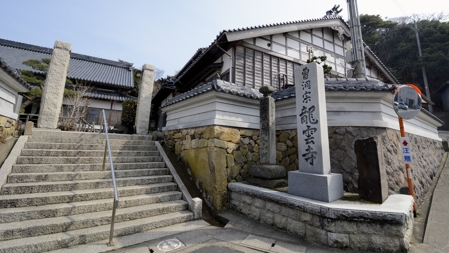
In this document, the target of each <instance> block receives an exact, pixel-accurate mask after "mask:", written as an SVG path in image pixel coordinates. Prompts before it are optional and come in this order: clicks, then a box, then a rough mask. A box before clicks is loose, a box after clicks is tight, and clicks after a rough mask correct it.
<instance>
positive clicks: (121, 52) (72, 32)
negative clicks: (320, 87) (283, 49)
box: [0, 0, 449, 75]
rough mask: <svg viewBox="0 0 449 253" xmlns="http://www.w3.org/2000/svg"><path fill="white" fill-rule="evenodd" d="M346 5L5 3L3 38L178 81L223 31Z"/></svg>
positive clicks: (373, 4) (301, 0)
mask: <svg viewBox="0 0 449 253" xmlns="http://www.w3.org/2000/svg"><path fill="white" fill-rule="evenodd" d="M358 2H359V3H358V5H359V13H360V14H373V15H374V14H375V15H377V14H379V15H381V16H382V17H398V16H407V15H412V14H415V13H416V14H420V13H426V14H428V13H436V12H441V11H442V10H443V9H444V6H442V4H445V5H449V4H447V3H445V1H441V0H427V1H424V2H423V1H418V0H359V1H358ZM335 4H340V5H341V7H342V8H343V12H342V13H340V15H342V16H343V18H344V19H347V12H346V10H347V4H346V0H314V1H305V0H227V1H218V0H126V1H124V0H3V1H1V3H0V24H2V25H1V29H0V38H2V39H7V40H13V41H18V42H23V43H28V44H33V45H38V46H44V47H53V44H54V42H55V40H62V41H65V42H69V43H70V44H72V48H73V52H75V53H79V54H86V55H91V56H95V57H100V58H105V59H110V60H118V59H121V60H125V61H128V62H132V63H134V66H135V67H136V68H141V67H142V65H143V64H144V63H149V64H152V65H155V66H156V67H157V68H159V69H162V70H164V71H165V75H167V74H168V75H173V74H175V72H176V71H177V70H180V69H181V68H182V67H183V66H184V64H185V63H186V62H187V61H188V60H189V59H190V57H191V56H192V55H193V54H194V53H195V52H196V50H197V49H198V48H200V47H207V46H209V45H210V44H211V43H212V42H213V40H214V39H215V38H216V36H217V35H218V34H219V33H220V32H221V31H222V30H224V29H234V28H242V27H249V26H257V25H262V24H272V23H280V22H287V21H296V20H303V19H312V18H321V17H323V16H324V14H325V12H326V11H327V10H329V9H331V8H332V7H333V6H334V5H335Z"/></svg>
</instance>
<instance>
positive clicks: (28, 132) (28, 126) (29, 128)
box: [24, 121, 34, 135]
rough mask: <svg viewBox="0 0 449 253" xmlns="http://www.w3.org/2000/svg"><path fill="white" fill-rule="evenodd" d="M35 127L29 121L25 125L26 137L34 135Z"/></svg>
mask: <svg viewBox="0 0 449 253" xmlns="http://www.w3.org/2000/svg"><path fill="white" fill-rule="evenodd" d="M33 126H34V123H33V122H32V121H27V123H26V125H25V133H24V135H32V134H33Z"/></svg>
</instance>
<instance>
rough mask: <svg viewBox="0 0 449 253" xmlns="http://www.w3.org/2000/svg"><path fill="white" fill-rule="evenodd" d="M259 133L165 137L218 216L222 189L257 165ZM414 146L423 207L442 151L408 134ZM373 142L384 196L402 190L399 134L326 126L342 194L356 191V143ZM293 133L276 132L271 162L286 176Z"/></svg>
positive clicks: (196, 132) (190, 132)
mask: <svg viewBox="0 0 449 253" xmlns="http://www.w3.org/2000/svg"><path fill="white" fill-rule="evenodd" d="M259 135H260V133H259V130H252V129H238V128H231V127H222V126H207V127H197V128H191V129H180V130H170V131H166V132H165V133H164V139H165V141H166V143H167V144H168V146H169V147H171V148H172V150H173V151H174V152H175V153H176V155H178V156H179V158H180V160H181V161H182V162H183V163H184V164H185V165H187V166H188V167H189V168H190V172H191V173H192V174H193V176H194V178H195V180H196V182H197V186H198V187H199V188H200V189H201V190H202V191H203V195H204V197H205V199H206V202H207V203H208V205H209V206H211V207H212V208H213V210H214V211H216V212H219V211H220V210H221V209H222V208H223V207H224V206H225V205H226V204H227V203H228V195H227V193H228V191H227V184H228V183H232V182H246V179H247V178H248V177H249V172H248V170H249V167H250V166H251V165H253V164H258V163H259V161H260V157H259V145H260V137H259ZM408 136H409V137H410V139H411V141H412V144H413V148H414V149H413V155H414V164H413V165H412V166H411V167H412V169H413V175H414V186H415V188H414V189H415V194H416V197H417V200H418V203H420V202H422V200H423V198H424V195H425V194H426V192H427V189H428V188H429V186H430V185H431V184H432V180H433V178H434V176H435V175H436V173H437V171H438V167H439V165H440V162H441V159H442V157H443V154H444V150H443V147H442V144H441V142H439V141H436V140H431V139H428V138H424V137H420V136H415V135H410V134H408ZM369 137H376V140H378V141H379V140H380V141H381V146H382V148H383V159H384V164H385V166H386V171H387V175H388V186H389V194H393V193H399V191H400V189H401V188H403V187H407V181H406V176H405V165H404V164H403V163H402V155H401V150H400V148H399V131H396V130H392V129H385V128H374V127H329V145H330V152H331V154H330V155H331V168H332V172H334V173H341V174H343V180H344V187H345V191H347V192H354V193H357V192H358V171H357V158H356V155H355V152H354V144H355V141H356V140H360V139H365V138H369ZM297 138H298V137H297V131H296V130H283V131H277V132H276V143H277V144H276V150H277V152H276V162H277V164H278V165H282V166H284V167H285V168H286V169H287V171H293V170H297V169H298V168H299V161H298V140H297Z"/></svg>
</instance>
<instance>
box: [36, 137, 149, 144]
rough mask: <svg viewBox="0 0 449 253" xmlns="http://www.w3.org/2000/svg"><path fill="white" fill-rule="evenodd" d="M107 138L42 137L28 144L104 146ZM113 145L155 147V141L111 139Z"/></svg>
mask: <svg viewBox="0 0 449 253" xmlns="http://www.w3.org/2000/svg"><path fill="white" fill-rule="evenodd" d="M105 141H106V139H105V138H62V137H61V138H57V137H56V138H55V137H48V138H41V137H29V138H28V142H30V143H35V142H39V143H42V142H45V143H79V144H103V145H104V143H105ZM110 143H111V145H117V144H124V145H151V144H153V145H154V141H151V140H127V139H110Z"/></svg>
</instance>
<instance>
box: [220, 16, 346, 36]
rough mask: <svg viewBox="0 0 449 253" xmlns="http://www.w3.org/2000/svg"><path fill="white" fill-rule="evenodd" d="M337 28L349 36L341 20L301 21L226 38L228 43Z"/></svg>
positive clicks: (248, 31)
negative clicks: (300, 31) (316, 29)
mask: <svg viewBox="0 0 449 253" xmlns="http://www.w3.org/2000/svg"><path fill="white" fill-rule="evenodd" d="M338 26H339V27H342V28H343V29H344V31H345V33H346V34H350V32H349V27H348V25H347V24H346V23H344V22H343V21H342V20H341V19H321V20H311V21H303V22H298V23H293V24H283V25H275V26H270V27H261V28H253V29H248V30H243V31H236V32H226V38H227V40H228V41H229V42H231V41H237V40H244V39H248V38H255V37H261V36H267V35H272V34H278V33H288V32H293V31H298V30H307V29H314V28H323V27H338Z"/></svg>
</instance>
